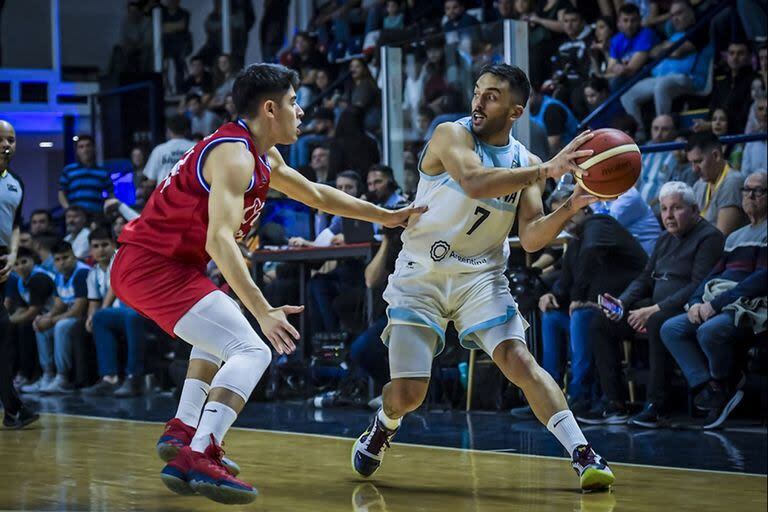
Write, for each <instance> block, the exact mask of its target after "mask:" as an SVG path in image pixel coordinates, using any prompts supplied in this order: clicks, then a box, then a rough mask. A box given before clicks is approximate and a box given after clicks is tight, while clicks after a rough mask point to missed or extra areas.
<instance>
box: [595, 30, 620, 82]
mask: <svg viewBox="0 0 768 512" xmlns="http://www.w3.org/2000/svg"><path fill="white" fill-rule="evenodd" d="M615 33H616V27H615V26H614V24H613V18H612V17H610V16H602V17H600V18H598V19H597V21H595V30H594V34H595V40H594V42H593V43H592V45H591V46H590V47H589V60H590V74H592V75H593V76H598V77H604V76H605V74H606V72H607V71H608V62H609V61H610V59H611V39H612V38H613V36H614V34H615Z"/></svg>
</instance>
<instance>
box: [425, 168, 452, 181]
mask: <svg viewBox="0 0 768 512" xmlns="http://www.w3.org/2000/svg"><path fill="white" fill-rule="evenodd" d="M446 174H447V173H446V172H445V171H443V172H441V173H440V174H435V175H434V176H432V175H429V174H426V173H425V172H424V171H422V170H421V169H419V177H420V178H421V179H423V180H427V181H437V180H440V179H444V178H445V175H446Z"/></svg>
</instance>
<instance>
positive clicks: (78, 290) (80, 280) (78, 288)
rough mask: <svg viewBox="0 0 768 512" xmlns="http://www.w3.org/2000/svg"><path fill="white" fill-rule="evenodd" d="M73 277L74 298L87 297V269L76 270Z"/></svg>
mask: <svg viewBox="0 0 768 512" xmlns="http://www.w3.org/2000/svg"><path fill="white" fill-rule="evenodd" d="M76 272H77V274H75V279H74V281H73V282H72V284H73V287H74V289H75V298H76V299H85V298H87V297H88V270H86V269H81V270H77V271H76Z"/></svg>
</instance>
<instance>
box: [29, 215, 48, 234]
mask: <svg viewBox="0 0 768 512" xmlns="http://www.w3.org/2000/svg"><path fill="white" fill-rule="evenodd" d="M52 229H53V217H52V216H51V212H50V210H44V209H38V210H35V211H33V212H32V215H30V216H29V234H31V235H32V236H35V235H38V234H40V233H45V232H47V231H51V230H52Z"/></svg>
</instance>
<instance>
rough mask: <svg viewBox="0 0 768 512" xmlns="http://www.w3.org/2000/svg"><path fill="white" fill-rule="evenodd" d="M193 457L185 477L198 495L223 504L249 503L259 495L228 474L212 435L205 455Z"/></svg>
mask: <svg viewBox="0 0 768 512" xmlns="http://www.w3.org/2000/svg"><path fill="white" fill-rule="evenodd" d="M181 454H183V452H182V453H180V455H181ZM194 455H196V456H197V457H195V461H194V464H193V466H192V469H191V470H190V471H189V472H188V473H187V474H186V476H187V481H188V482H189V485H190V486H191V487H192V489H194V490H195V491H196V492H198V493H199V494H202V495H203V496H205V497H206V498H208V499H211V500H213V501H217V502H219V503H225V504H245V503H250V502H252V501H253V500H255V499H256V497H257V496H258V495H259V491H257V490H256V488H255V487H253V486H252V485H249V484H247V483H245V482H243V481H242V480H239V479H237V478H235V477H234V476H232V475H230V474H229V472H228V471H227V469H226V468H225V467H224V465H223V464H222V461H221V459H222V456H223V455H224V450H222V448H221V446H219V445H218V444H216V440H215V438H214V437H213V434H211V444H209V445H208V447H207V448H206V449H205V453H203V454H197V453H194ZM169 465H170V464H169ZM166 485H167V484H166Z"/></svg>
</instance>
